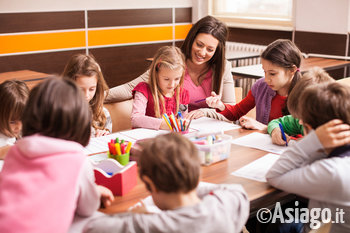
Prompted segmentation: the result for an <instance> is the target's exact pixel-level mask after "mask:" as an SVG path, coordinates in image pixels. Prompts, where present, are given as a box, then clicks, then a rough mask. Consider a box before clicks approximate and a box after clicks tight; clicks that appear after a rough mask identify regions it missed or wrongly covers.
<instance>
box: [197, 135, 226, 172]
mask: <svg viewBox="0 0 350 233" xmlns="http://www.w3.org/2000/svg"><path fill="white" fill-rule="evenodd" d="M219 137H221V140H218V141H214V142H213V144H212V145H198V144H195V145H196V146H197V148H198V154H199V157H200V160H201V164H202V165H206V166H208V165H210V164H212V163H216V162H219V161H222V160H225V159H227V158H228V157H229V156H230V153H231V139H232V137H231V136H230V135H226V134H221V135H219Z"/></svg>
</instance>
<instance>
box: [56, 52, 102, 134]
mask: <svg viewBox="0 0 350 233" xmlns="http://www.w3.org/2000/svg"><path fill="white" fill-rule="evenodd" d="M62 76H63V77H67V78H70V79H73V80H75V82H76V83H77V85H78V86H79V87H80V88H81V90H82V92H83V94H84V96H85V99H86V100H87V101H88V102H89V104H90V107H91V110H92V113H93V127H94V128H97V129H103V127H104V124H105V122H106V116H105V115H104V113H103V101H104V99H105V94H106V93H107V91H108V86H107V84H106V82H105V80H104V78H103V75H102V72H101V68H100V66H99V65H98V63H97V62H96V60H95V58H94V57H93V56H92V55H85V54H76V55H73V56H72V57H71V59H70V60H69V61H68V63H67V65H66V67H65V68H64V71H63V74H62Z"/></svg>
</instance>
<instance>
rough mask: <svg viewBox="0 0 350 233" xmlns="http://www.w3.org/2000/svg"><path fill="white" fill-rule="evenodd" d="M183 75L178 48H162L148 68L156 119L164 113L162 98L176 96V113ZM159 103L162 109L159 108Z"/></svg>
mask: <svg viewBox="0 0 350 233" xmlns="http://www.w3.org/2000/svg"><path fill="white" fill-rule="evenodd" d="M184 73H185V61H184V56H183V54H182V52H181V50H180V49H179V48H177V47H174V46H164V47H161V48H160V49H159V50H158V51H157V53H156V54H155V55H154V58H153V62H152V64H151V68H150V79H149V84H150V88H151V92H152V95H153V99H154V103H155V106H154V112H155V115H156V117H161V114H162V113H164V112H165V106H164V98H163V96H167V97H171V96H173V94H176V106H177V109H176V112H178V110H179V100H180V89H181V87H182V83H183V79H184ZM159 103H161V106H162V107H163V109H160V108H159Z"/></svg>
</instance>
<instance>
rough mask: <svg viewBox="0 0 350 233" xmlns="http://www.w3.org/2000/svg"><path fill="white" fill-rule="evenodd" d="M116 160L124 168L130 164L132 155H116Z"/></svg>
mask: <svg viewBox="0 0 350 233" xmlns="http://www.w3.org/2000/svg"><path fill="white" fill-rule="evenodd" d="M115 157H116V158H115V159H116V160H117V161H118V162H119V163H120V164H121V165H123V166H125V165H127V164H128V163H129V157H130V153H129V152H128V153H125V154H122V155H116V156H115Z"/></svg>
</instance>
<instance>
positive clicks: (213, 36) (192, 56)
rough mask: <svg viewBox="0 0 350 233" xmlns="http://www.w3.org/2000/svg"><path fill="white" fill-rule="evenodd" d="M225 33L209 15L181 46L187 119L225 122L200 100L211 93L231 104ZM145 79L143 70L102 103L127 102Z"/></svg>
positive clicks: (111, 91)
mask: <svg viewBox="0 0 350 233" xmlns="http://www.w3.org/2000/svg"><path fill="white" fill-rule="evenodd" d="M227 34H228V29H227V27H226V25H225V24H224V23H222V22H221V21H219V20H218V19H216V18H214V17H212V16H206V17H204V18H202V19H200V20H199V21H198V22H197V23H195V24H194V25H193V26H192V28H191V30H190V31H189V33H188V34H187V36H186V39H185V41H184V43H183V44H182V46H181V50H182V52H183V53H184V55H185V58H186V72H185V77H184V84H183V87H184V89H186V90H188V91H189V93H190V103H189V105H188V106H189V107H188V108H189V113H188V116H187V118H188V117H190V118H194V119H195V118H200V117H203V116H207V117H211V118H215V119H220V120H227V119H226V118H225V117H224V116H222V115H221V114H218V113H217V112H216V111H215V109H211V108H208V105H207V104H206V102H205V100H204V99H205V98H207V97H209V96H210V95H211V92H212V91H214V92H215V93H219V95H220V96H221V100H222V102H224V103H228V104H235V89H234V83H233V79H232V74H231V63H230V62H228V61H227V60H226V59H225V43H226V39H227ZM148 78H149V71H148V70H147V71H146V72H145V73H144V74H142V75H141V76H139V77H138V78H136V79H134V80H132V81H130V82H128V83H126V84H123V85H120V86H116V87H114V88H112V89H110V90H109V94H108V96H107V99H106V102H109V103H110V102H117V101H123V100H127V99H131V98H132V90H133V89H134V87H135V86H136V85H137V84H138V83H140V82H147V81H148ZM201 100H203V101H201Z"/></svg>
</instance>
